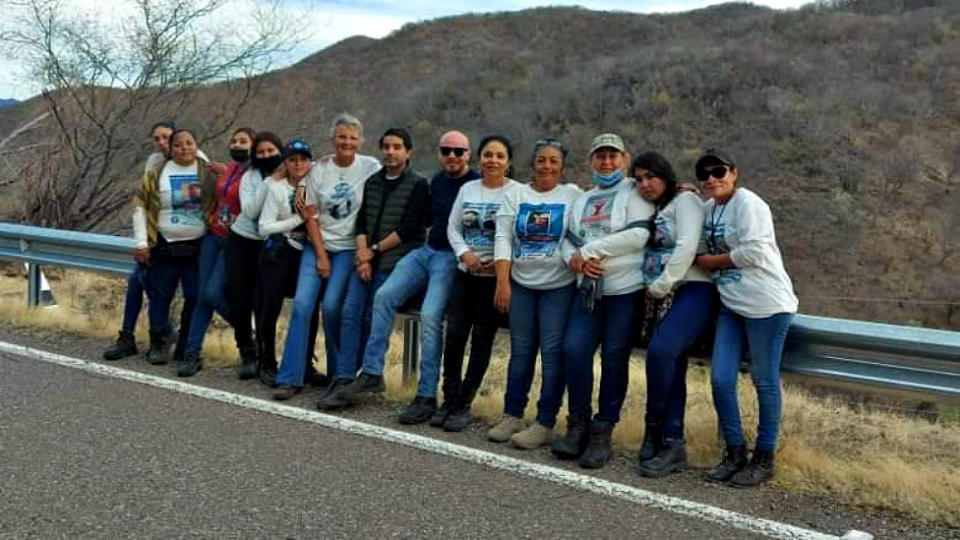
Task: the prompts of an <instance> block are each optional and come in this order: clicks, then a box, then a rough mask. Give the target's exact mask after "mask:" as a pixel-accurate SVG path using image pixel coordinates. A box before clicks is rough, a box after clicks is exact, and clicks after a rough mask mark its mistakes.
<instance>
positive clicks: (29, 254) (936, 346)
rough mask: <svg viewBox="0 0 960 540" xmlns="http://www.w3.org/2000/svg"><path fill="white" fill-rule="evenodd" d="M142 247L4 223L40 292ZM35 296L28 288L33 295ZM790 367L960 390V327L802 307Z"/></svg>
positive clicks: (412, 327)
mask: <svg viewBox="0 0 960 540" xmlns="http://www.w3.org/2000/svg"><path fill="white" fill-rule="evenodd" d="M134 247H135V245H134V241H133V240H132V239H130V238H123V237H118V236H108V235H101V234H92V233H79V232H73V231H62V230H57V229H47V228H42V227H31V226H25V225H13V224H9V223H0V259H12V260H16V261H22V262H26V263H28V265H29V266H30V269H31V270H30V272H29V276H28V277H29V278H30V279H29V280H28V289H30V290H31V291H35V293H36V296H37V298H39V266H40V265H47V266H63V267H70V268H79V269H82V270H91V271H96V272H108V273H115V274H124V275H126V274H129V273H130V272H131V271H133V267H134V264H133V259H132V257H131V254H132V253H133V249H134ZM34 276H35V277H34ZM34 280H36V284H34ZM30 298H32V296H31V294H28V302H29V300H30ZM30 305H37V304H36V303H31V304H30ZM418 329H419V320H418V319H417V317H416V315H415V314H409V313H408V314H404V319H403V336H404V347H403V349H404V350H403V358H404V378H405V379H409V378H412V376H413V375H414V374H415V373H416V369H417V364H418V359H419V356H420V351H419V349H420V346H419V345H420V344H419V332H418ZM782 369H783V371H784V372H786V373H794V374H798V375H802V376H805V377H813V378H817V377H819V378H824V379H827V380H831V381H839V382H849V383H856V384H864V385H869V386H875V387H881V388H887V389H894V390H905V391H912V392H920V393H923V394H934V395H941V396H944V395H945V396H951V397H960V332H950V331H946V330H932V329H929V328H916V327H909V326H897V325H892V324H880V323H871V322H864V321H854V320H847V319H833V318H829V317H815V316H811V315H800V314H798V315H797V316H796V317H795V318H794V321H793V325H792V326H791V327H790V333H789V334H788V335H787V343H786V350H785V352H784V359H783V366H782Z"/></svg>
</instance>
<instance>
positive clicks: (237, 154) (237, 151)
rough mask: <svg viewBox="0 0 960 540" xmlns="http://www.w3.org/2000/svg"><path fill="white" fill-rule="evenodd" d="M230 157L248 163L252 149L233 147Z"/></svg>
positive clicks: (238, 161)
mask: <svg viewBox="0 0 960 540" xmlns="http://www.w3.org/2000/svg"><path fill="white" fill-rule="evenodd" d="M230 159H232V160H234V161H236V162H237V163H246V162H247V160H248V159H250V151H249V150H244V149H243V148H231V149H230Z"/></svg>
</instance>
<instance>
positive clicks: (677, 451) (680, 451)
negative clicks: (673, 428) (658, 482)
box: [640, 439, 687, 478]
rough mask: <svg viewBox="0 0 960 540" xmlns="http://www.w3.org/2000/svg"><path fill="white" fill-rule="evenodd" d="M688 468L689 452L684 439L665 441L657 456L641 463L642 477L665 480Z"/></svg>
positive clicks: (661, 444) (662, 442)
mask: <svg viewBox="0 0 960 540" xmlns="http://www.w3.org/2000/svg"><path fill="white" fill-rule="evenodd" d="M686 466H687V450H686V448H685V447H684V444H683V439H664V440H663V441H661V443H660V451H659V452H657V455H655V456H653V457H652V458H650V459H648V460H646V461H644V462H642V463H640V476H643V477H646V478H663V477H666V476H670V475H671V474H673V473H675V472H680V471H682V470H683V469H684V468H685V467H686Z"/></svg>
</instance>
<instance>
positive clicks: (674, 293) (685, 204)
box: [632, 152, 719, 478]
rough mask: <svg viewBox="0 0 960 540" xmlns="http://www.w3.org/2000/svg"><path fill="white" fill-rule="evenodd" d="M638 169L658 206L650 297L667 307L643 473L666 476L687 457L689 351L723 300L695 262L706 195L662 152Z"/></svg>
mask: <svg viewBox="0 0 960 540" xmlns="http://www.w3.org/2000/svg"><path fill="white" fill-rule="evenodd" d="M632 171H633V177H634V179H635V180H636V186H637V190H638V192H639V193H640V196H642V197H643V198H644V199H646V200H648V201H650V202H651V203H653V205H654V206H655V207H656V214H655V215H654V218H653V236H652V238H650V242H649V243H648V244H647V250H646V252H645V253H644V258H643V275H644V279H645V280H646V282H647V300H648V302H649V301H650V299H651V298H653V299H655V300H657V301H665V302H667V304H668V306H669V307H667V308H666V309H667V311H666V314H665V315H664V316H663V317H662V318H661V319H660V321H659V323H658V324H657V325H656V327H655V328H654V330H653V335H652V337H651V339H650V344H649V345H648V346H647V358H646V362H645V367H646V376H647V411H646V417H645V423H646V428H645V430H644V434H643V445H642V446H641V448H640V474H641V475H642V476H646V477H650V478H662V477H664V476H668V475H669V474H671V473H674V472H678V471H681V470H683V468H684V467H686V464H687V453H686V449H685V447H684V442H683V417H684V414H685V410H686V400H687V385H686V378H687V351H688V350H689V349H690V347H691V346H692V345H693V343H694V341H695V340H696V339H697V338H698V337H700V336H701V335H702V334H703V333H704V332H705V331H707V329H708V328H709V327H710V325H711V324H712V323H713V321H714V320H715V319H716V316H717V305H718V303H719V299H718V298H717V292H716V287H714V285H713V283H711V282H710V278H709V276H708V275H707V273H706V272H704V271H703V269H701V268H700V267H698V266H693V258H694V257H695V256H696V254H697V248H698V247H699V244H700V234H701V231H702V229H703V203H702V202H701V201H700V197H698V196H697V195H696V194H694V193H692V192H690V191H680V189H679V185H678V183H677V178H676V175H675V174H674V172H673V167H672V166H671V165H670V162H669V161H667V159H666V158H664V157H663V156H661V155H660V154H658V153H656V152H645V153H643V154H640V155H639V156H637V158H636V159H635V160H634V161H633V166H632Z"/></svg>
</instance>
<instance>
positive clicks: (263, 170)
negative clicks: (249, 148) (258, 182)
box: [251, 154, 283, 177]
mask: <svg viewBox="0 0 960 540" xmlns="http://www.w3.org/2000/svg"><path fill="white" fill-rule="evenodd" d="M251 163H252V164H253V166H254V167H256V168H257V170H258V171H260V176H263V177H267V176H270V174H271V173H273V171H275V170H277V167H279V166H280V164H281V163H283V156H281V155H280V154H277V155H275V156H267V157H265V158H257V157H255V158H253V160H252V161H251Z"/></svg>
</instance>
